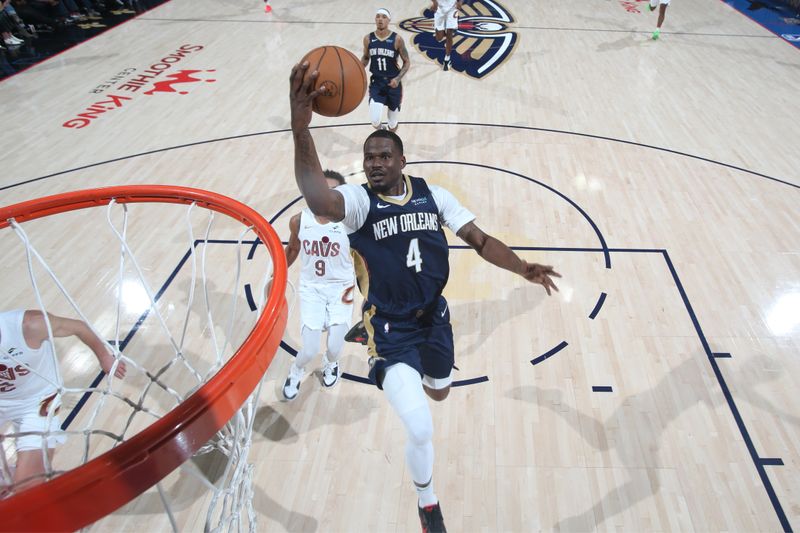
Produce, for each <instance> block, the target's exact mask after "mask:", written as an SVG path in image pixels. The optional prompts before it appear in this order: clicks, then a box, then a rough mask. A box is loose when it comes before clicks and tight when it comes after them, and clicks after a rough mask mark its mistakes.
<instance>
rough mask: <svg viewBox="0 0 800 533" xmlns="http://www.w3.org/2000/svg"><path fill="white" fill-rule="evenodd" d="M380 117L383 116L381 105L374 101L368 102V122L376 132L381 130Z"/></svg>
mask: <svg viewBox="0 0 800 533" xmlns="http://www.w3.org/2000/svg"><path fill="white" fill-rule="evenodd" d="M381 115H383V104H382V103H380V102H376V101H374V100H370V101H369V121H370V122H371V123H372V127H373V128H375V129H376V130H379V129H381Z"/></svg>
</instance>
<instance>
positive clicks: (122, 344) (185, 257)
mask: <svg viewBox="0 0 800 533" xmlns="http://www.w3.org/2000/svg"><path fill="white" fill-rule="evenodd" d="M195 246H197V241H195ZM191 256H192V250H191V249H189V250H187V251H186V253H185V254H183V257H182V258H181V260H180V261H178V265H177V266H176V267H175V268H174V269H173V270H172V273H171V274H170V275H169V276H168V277H167V280H166V281H165V282H164V284H163V285H161V288H160V289H159V290H158V292H157V293H156V294H155V296H154V297H153V300H155V301H156V302H158V300H159V299H160V298H161V296H163V294H164V292H165V291H166V290H167V288H168V287H169V286H170V284H171V283H172V282H173V281H174V280H175V276H177V275H178V271H179V270H180V269H181V268H183V265H184V264H185V263H186V261H188V260H189V258H190V257H191ZM149 314H150V308H149V307H148V308H147V309H146V310H145V311H144V312H143V313H142V314H141V315H140V316H139V319H138V320H137V321H136V323H135V324H134V325H133V327H132V328H131V330H130V331H129V332H128V334H127V335H126V336H125V338H124V339H123V340H122V341H121V342H120V343H119V351H120V352H124V350H125V347H126V346H127V345H128V343H129V342H130V341H131V339H133V336H134V335H136V332H137V331H139V328H140V327H141V326H142V324H143V323H144V321H145V319H146V318H147V317H148V315H149ZM105 375H106V373H105V372H104V371H102V370H101V371H100V372H99V373H98V374H97V376H95V378H94V380H92V383H91V384H90V385H89V387H90V388H92V389H94V388H96V387H97V386H98V385H99V384H100V381H102V380H103V377H104V376H105ZM92 392H93V391H86V392H84V393H83V394H82V395H81V398H80V400H78V403H76V404H75V407H73V408H72V410H71V411H70V412H69V414H68V415H67V417H66V418H65V419H64V422H63V423H62V424H61V429H62V430H66V429H67V428H68V427H69V426H70V424H72V421H73V420H74V419H75V417H76V416H78V413H79V412H80V410H81V409H82V408H83V406H84V405H85V404H86V402H87V401H88V400H89V396H90V395H91V394H92Z"/></svg>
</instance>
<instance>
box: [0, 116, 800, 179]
mask: <svg viewBox="0 0 800 533" xmlns="http://www.w3.org/2000/svg"><path fill="white" fill-rule="evenodd" d="M403 124H408V125H415V126H429V125H441V126H464V127H481V128H497V129H501V128H510V129H518V130H525V131H536V132H542V133H556V134H561V135H574V136H576V137H586V138H590V139H598V140H602V141H609V142H613V143H620V144H627V145H631V146H638V147H640V148H648V149H651V150H657V151H660V152H666V153H669V154H673V155H678V156H681V157H687V158H689V159H696V160H698V161H703V162H705V163H710V164H712V165H716V166H721V167H724V168H728V169H731V170H736V171H739V172H743V173H745V174H750V175H752V176H756V177H759V178H763V179H766V180H770V181H773V182H775V183H780V184H782V185H788V186H789V187H793V188H795V189H798V190H800V184H796V183H792V182H790V181H786V180H782V179H779V178H775V177H773V176H770V175H768V174H763V173H761V172H757V171H754V170H748V169H746V168H743V167H737V166H736V165H733V164H730V163H724V162H722V161H717V160H715V159H710V158H707V157H703V156H699V155H694V154H690V153H687V152H681V151H679V150H673V149H671V148H664V147H660V146H655V145H652V144H646V143H640V142H637V141H630V140H626V139H618V138H615V137H608V136H604V135H596V134H592V133H581V132H576V131H569V130H559V129H554V128H541V127H536V126H524V125H514V124H492V123H481V122H450V121H406V122H403ZM364 126H371V124H369V123H368V122H353V123H348V124H328V125H324V126H311V128H310V129H312V130H317V129H320V130H321V129H329V128H350V127H364ZM291 131H292V130H291V129H290V128H282V129H276V130H268V131H260V132H254V133H244V134H241V135H230V136H227V137H218V138H215V139H205V140H202V141H194V142H190V143H184V144H177V145H174V146H167V147H165V148H155V149H153V150H147V151H145V152H139V153H136V154H129V155H125V156H120V157H115V158H113V159H107V160H105V161H98V162H95V163H88V164H86V165H81V166H79V167H74V168H70V169H66V170H60V171H58V172H52V173H50V174H46V175H44V176H38V177H35V178H29V179H25V180H22V181H18V182H15V183H11V184H9V185H3V186H0V191H4V190H7V189H13V188H15V187H21V186H23V185H28V184H30V183H35V182H38V181H42V180H46V179H50V178H54V177H57V176H63V175H65V174H71V173H73V172H78V171H80V170H86V169H89V168H94V167H99V166H102V165H108V164H111V163H117V162H120V161H127V160H128V159H134V158H137V157H145V156H148V155H154V154H159V153H162V152H168V151H171V150H181V149H184V148H192V147H194V146H200V145H203V144H213V143H218V142H225V141H234V140H239V139H245V138H248V137H257V136H261V135H276V134H281V133H291Z"/></svg>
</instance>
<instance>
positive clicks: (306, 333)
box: [294, 326, 322, 370]
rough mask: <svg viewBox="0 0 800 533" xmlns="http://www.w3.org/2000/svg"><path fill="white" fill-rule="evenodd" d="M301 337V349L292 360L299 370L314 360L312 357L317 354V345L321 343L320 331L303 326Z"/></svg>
mask: <svg viewBox="0 0 800 533" xmlns="http://www.w3.org/2000/svg"><path fill="white" fill-rule="evenodd" d="M301 336H302V337H303V347H302V348H300V350H298V351H297V357H296V358H295V360H294V365H295V366H296V367H297V368H299V369H300V370H303V369H305V366H306V365H307V364H308V363H309V362H310V361H311V360H312V359H314V356H315V355H317V354H318V353H319V344H320V342H321V341H322V331H320V330H318V329H310V328H308V327H306V326H303V331H302V333H301Z"/></svg>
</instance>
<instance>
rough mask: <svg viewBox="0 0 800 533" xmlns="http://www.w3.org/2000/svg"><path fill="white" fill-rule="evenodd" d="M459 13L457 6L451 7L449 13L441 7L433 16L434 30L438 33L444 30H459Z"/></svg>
mask: <svg viewBox="0 0 800 533" xmlns="http://www.w3.org/2000/svg"><path fill="white" fill-rule="evenodd" d="M457 12H458V11H457V10H456V6H453V7H451V8H450V9H448V10H447V11H444V10H442V8H441V7H439V9H437V10H436V13H434V14H433V28H434V29H435V30H436V31H443V30H457V29H458V16H457V15H456V13H457Z"/></svg>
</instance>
